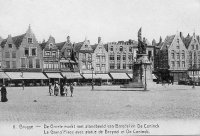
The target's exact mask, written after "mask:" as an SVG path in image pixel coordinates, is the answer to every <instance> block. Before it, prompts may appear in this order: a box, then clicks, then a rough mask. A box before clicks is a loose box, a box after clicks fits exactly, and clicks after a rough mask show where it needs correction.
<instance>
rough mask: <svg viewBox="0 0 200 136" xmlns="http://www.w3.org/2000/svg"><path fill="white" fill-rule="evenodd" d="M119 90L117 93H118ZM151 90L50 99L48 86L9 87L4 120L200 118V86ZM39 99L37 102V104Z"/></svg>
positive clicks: (99, 89)
mask: <svg viewBox="0 0 200 136" xmlns="http://www.w3.org/2000/svg"><path fill="white" fill-rule="evenodd" d="M115 90H117V91H115ZM148 90H149V91H137V90H135V91H126V89H120V87H119V86H95V90H94V91H91V87H89V86H87V87H75V90H74V96H73V97H61V96H49V94H48V87H25V90H22V88H20V87H10V88H9V87H8V88H7V91H8V100H9V101H8V102H6V103H3V102H0V121H3V122H20V121H27V122H34V121H54V120H56V121H59V120H60V121H87V120H132V119H133V120H137V119H138V120H140V119H147V120H160V119H161V120H168V119H188V120H190V119H191V120H192V119H199V118H200V102H199V101H200V87H197V86H196V88H195V89H192V87H191V86H184V85H169V86H168V85H165V86H162V85H160V84H158V85H157V84H154V83H152V84H150V85H148ZM34 100H36V102H34Z"/></svg>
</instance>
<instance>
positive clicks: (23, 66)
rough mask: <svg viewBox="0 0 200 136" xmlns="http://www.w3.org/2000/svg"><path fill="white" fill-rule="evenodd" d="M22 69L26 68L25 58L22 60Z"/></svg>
mask: <svg viewBox="0 0 200 136" xmlns="http://www.w3.org/2000/svg"><path fill="white" fill-rule="evenodd" d="M21 67H22V68H25V67H26V59H25V58H21Z"/></svg>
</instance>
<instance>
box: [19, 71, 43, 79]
mask: <svg viewBox="0 0 200 136" xmlns="http://www.w3.org/2000/svg"><path fill="white" fill-rule="evenodd" d="M22 78H23V79H47V77H46V76H45V75H44V74H43V73H41V72H23V74H22Z"/></svg>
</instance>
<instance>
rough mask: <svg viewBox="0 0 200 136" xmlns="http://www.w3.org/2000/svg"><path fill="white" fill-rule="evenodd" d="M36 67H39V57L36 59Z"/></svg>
mask: <svg viewBox="0 0 200 136" xmlns="http://www.w3.org/2000/svg"><path fill="white" fill-rule="evenodd" d="M36 68H40V59H36Z"/></svg>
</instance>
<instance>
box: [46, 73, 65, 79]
mask: <svg viewBox="0 0 200 136" xmlns="http://www.w3.org/2000/svg"><path fill="white" fill-rule="evenodd" d="M46 74H47V77H48V78H63V77H62V76H61V75H60V73H46Z"/></svg>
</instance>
